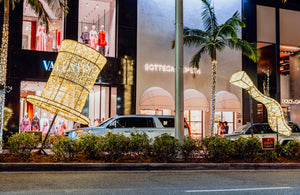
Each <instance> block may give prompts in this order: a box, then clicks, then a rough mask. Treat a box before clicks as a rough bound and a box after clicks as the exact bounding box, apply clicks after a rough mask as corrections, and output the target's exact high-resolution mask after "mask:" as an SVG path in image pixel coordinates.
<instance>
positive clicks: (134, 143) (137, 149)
mask: <svg viewBox="0 0 300 195" xmlns="http://www.w3.org/2000/svg"><path fill="white" fill-rule="evenodd" d="M150 142H151V140H150V139H149V138H148V135H147V134H146V133H142V134H141V133H131V136H130V141H129V151H130V152H131V154H133V155H134V157H135V158H136V159H137V158H141V159H142V160H143V159H144V158H145V157H147V156H148V155H149V150H150Z"/></svg>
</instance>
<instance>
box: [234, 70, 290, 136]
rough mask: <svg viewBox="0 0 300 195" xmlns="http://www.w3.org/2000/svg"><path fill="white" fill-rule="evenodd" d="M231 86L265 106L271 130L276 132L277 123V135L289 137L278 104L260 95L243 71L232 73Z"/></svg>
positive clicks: (286, 125) (287, 128)
mask: <svg viewBox="0 0 300 195" xmlns="http://www.w3.org/2000/svg"><path fill="white" fill-rule="evenodd" d="M229 82H230V83H231V84H233V85H236V86H238V87H241V88H243V89H245V90H247V91H248V93H249V94H250V95H251V96H252V98H253V99H255V100H256V101H258V102H261V103H262V104H264V105H265V107H266V108H267V112H268V123H269V125H270V127H271V129H272V130H273V131H275V132H277V123H278V133H281V134H283V135H286V136H290V135H291V132H292V129H291V127H289V126H288V124H287V123H286V121H285V118H284V115H283V111H282V108H281V106H280V104H279V103H278V102H277V101H276V100H275V99H272V98H270V97H268V96H265V95H264V94H262V93H261V92H260V91H259V90H258V89H257V88H256V86H255V85H254V83H253V81H252V80H251V79H250V77H249V76H248V75H247V73H246V72H244V71H239V72H236V73H234V74H233V75H232V76H231V78H230V81H229Z"/></svg>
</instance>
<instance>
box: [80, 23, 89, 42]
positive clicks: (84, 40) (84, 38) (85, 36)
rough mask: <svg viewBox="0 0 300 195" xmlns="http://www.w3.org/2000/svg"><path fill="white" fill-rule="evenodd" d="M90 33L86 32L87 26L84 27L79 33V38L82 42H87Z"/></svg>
mask: <svg viewBox="0 0 300 195" xmlns="http://www.w3.org/2000/svg"><path fill="white" fill-rule="evenodd" d="M89 37H90V33H89V32H88V27H87V26H85V27H84V31H83V32H82V33H81V36H80V38H81V39H82V43H84V44H89Z"/></svg>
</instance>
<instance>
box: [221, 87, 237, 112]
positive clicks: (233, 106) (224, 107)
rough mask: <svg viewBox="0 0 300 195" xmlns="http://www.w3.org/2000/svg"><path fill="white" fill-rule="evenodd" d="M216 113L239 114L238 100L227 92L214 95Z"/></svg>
mask: <svg viewBox="0 0 300 195" xmlns="http://www.w3.org/2000/svg"><path fill="white" fill-rule="evenodd" d="M215 106H216V107H215V108H216V112H241V103H240V101H239V99H238V98H237V97H236V96H235V95H234V94H233V93H230V92H228V91H219V92H217V93H216V104H215Z"/></svg>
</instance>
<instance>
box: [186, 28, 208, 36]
mask: <svg viewBox="0 0 300 195" xmlns="http://www.w3.org/2000/svg"><path fill="white" fill-rule="evenodd" d="M188 35H194V36H207V33H206V32H204V31H203V30H200V29H192V28H188V27H184V29H183V36H188Z"/></svg>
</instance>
